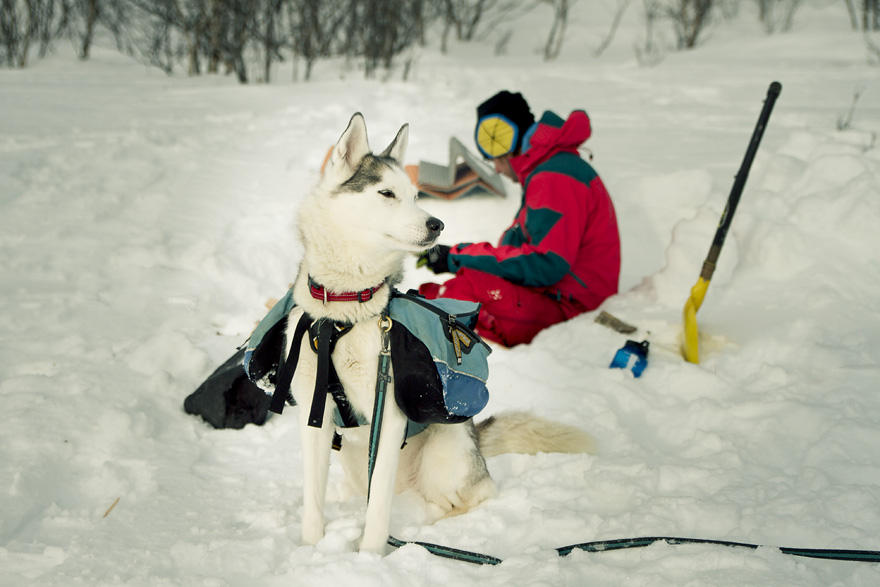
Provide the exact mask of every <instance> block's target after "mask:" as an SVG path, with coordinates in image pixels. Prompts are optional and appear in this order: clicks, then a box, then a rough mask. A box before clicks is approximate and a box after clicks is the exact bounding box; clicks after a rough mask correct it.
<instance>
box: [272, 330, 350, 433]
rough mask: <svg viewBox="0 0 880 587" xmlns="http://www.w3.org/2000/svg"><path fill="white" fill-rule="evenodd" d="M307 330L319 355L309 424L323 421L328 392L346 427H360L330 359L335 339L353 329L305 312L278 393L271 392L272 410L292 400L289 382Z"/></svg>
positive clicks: (292, 344)
mask: <svg viewBox="0 0 880 587" xmlns="http://www.w3.org/2000/svg"><path fill="white" fill-rule="evenodd" d="M306 331H308V332H309V337H310V339H311V341H312V342H311V345H310V346H311V348H312V350H313V351H315V352H316V353H317V355H318V372H317V375H316V377H315V391H314V394H313V395H312V407H311V411H310V412H309V426H313V427H315V428H320V427H321V424H322V423H323V421H324V406H325V404H326V401H325V398H326V394H328V393H329V394H330V395H331V396H332V397H333V401H334V402H335V403H336V407H337V409H338V410H339V415H340V417H341V419H342V426H343V427H344V428H353V427H356V426H359V423H358V419H357V417H356V416H355V414H354V410H353V409H352V407H351V404H350V403H349V401H348V398H347V397H346V396H345V390H344V389H343V387H342V383H341V382H340V380H339V375H338V374H337V372H336V368H335V367H334V366H333V361H332V359H331V355H332V354H333V350H334V349H335V348H336V342H337V341H338V340H339V338H340V337H342V336H343V335H344V334H346V333H348V332H349V331H351V325H350V324H345V323H342V322H334V321H332V320H327V319H324V318H321V319H319V320H315V321H313V320H312V318H311V316H309V315H308V314H305V313H303V315H302V316H301V317H300V319H299V322H297V324H296V329H295V330H294V332H293V339H292V340H291V346H290V352H289V353H288V355H287V360H286V361H282V366H281V368H280V372H279V374H278V380H277V382H276V385H275V393H274V394H273V395H272V401H271V403H270V404H269V409H270V410H272V411H273V412H275V413H276V414H280V413H281V411H282V410H283V409H284V403H285V401H290V399H291V396H290V385H291V383H292V381H293V374H294V372H295V371H296V366H297V363H298V362H299V352H300V349H301V348H302V339H303V336H305V333H306Z"/></svg>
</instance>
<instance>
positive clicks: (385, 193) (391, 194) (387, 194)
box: [379, 190, 394, 198]
mask: <svg viewBox="0 0 880 587" xmlns="http://www.w3.org/2000/svg"><path fill="white" fill-rule="evenodd" d="M379 193H380V194H382V195H383V196H385V197H386V198H393V197H394V192H392V191H391V190H379Z"/></svg>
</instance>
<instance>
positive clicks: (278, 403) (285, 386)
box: [269, 313, 309, 414]
mask: <svg viewBox="0 0 880 587" xmlns="http://www.w3.org/2000/svg"><path fill="white" fill-rule="evenodd" d="M308 329H309V317H308V316H307V315H306V314H305V313H304V314H303V315H302V317H300V319H299V322H297V323H296V330H294V331H293V341H292V342H291V343H290V353H288V355H287V360H286V361H284V362H283V365H282V366H281V372H280V373H279V374H278V381H276V382H275V393H274V394H273V395H272V401H271V402H270V403H269V409H270V410H271V411H273V412H275V413H276V414H280V413H281V412H282V410H284V402H285V401H287V398H288V397H289V396H290V383H291V381H293V372H294V371H295V370H296V364H297V363H298V362H299V349H300V348H301V347H302V338H303V336H304V335H305V333H306V330H308Z"/></svg>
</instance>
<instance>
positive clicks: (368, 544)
mask: <svg viewBox="0 0 880 587" xmlns="http://www.w3.org/2000/svg"><path fill="white" fill-rule="evenodd" d="M358 550H359V551H360V552H369V553H372V554H378V555H379V556H385V555H386V554H387V552H388V536H384V537H381V538H376V537H372V538H371V537H367V536H364V539H363V540H361V546H360V548H359V549H358Z"/></svg>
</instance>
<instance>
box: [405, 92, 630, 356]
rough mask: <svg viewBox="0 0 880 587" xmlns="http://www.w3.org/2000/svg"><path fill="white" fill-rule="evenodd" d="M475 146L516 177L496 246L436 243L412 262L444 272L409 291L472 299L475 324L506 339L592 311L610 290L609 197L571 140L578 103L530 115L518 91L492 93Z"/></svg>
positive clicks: (616, 240) (615, 252)
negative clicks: (508, 218) (477, 308)
mask: <svg viewBox="0 0 880 587" xmlns="http://www.w3.org/2000/svg"><path fill="white" fill-rule="evenodd" d="M477 119H478V120H477V129H476V141H477V147H478V148H479V150H480V151H481V153H482V154H483V155H484V156H485V157H487V158H489V159H491V160H492V161H493V163H494V165H495V170H496V171H498V172H499V173H501V174H504V175H506V176H507V177H510V178H511V179H513V180H514V181H517V182H518V183H520V184H521V185H522V187H523V193H522V205H521V207H520V209H519V211H518V212H517V214H516V217H515V218H514V220H513V224H512V225H511V226H510V228H508V229H507V230H506V231H505V232H504V234H503V235H502V236H501V239H500V240H499V242H498V244H497V245H492V244H490V243H486V242H483V243H460V244H457V245H455V246H452V247H448V246H444V245H440V246H439V247H437V248H436V249H435V250H433V251H431V252H430V254H429V253H424V254H423V255H422V256H421V258H420V260H419V264H420V265H423V266H427V267H428V268H429V269H431V270H432V271H434V272H435V273H445V272H452V273H455V277H453V278H451V279H449V280H448V281H446V282H445V283H443V284H442V285H441V284H436V283H426V284H423V285H422V286H421V287H420V288H419V292H420V293H421V294H422V295H424V296H426V297H428V298H436V297H447V298H456V299H462V300H470V301H474V302H479V303H481V304H482V310H481V312H480V317H479V322H478V323H477V331H478V332H479V334H480V335H481V336H483V337H484V338H486V339H489V340H493V341H496V342H499V343H501V344H503V345H506V346H515V345H517V344H523V343H528V342H530V341H531V340H532V339H533V338H534V337H535V335H537V334H538V332H540V331H541V330H543V329H544V328H547V327H548V326H551V325H553V324H557V323H559V322H562V321H564V320H568V319H569V318H572V317H574V316H577V315H578V314H581V313H583V312H588V311H590V310H594V309H596V308H597V307H598V306H599V305H600V304H601V303H602V302H603V301H604V300H605V299H606V298H608V297H609V296H611V295H614V294H615V293H617V288H618V280H619V276H620V236H619V233H618V229H617V217H616V215H615V212H614V205H613V203H612V202H611V197H610V196H609V195H608V191H607V190H606V189H605V185H604V184H603V183H602V180H601V179H600V178H599V176H598V174H597V173H596V171H595V170H594V169H593V167H592V166H591V165H590V164H589V163H587V162H586V161H584V160H583V159H581V158H580V156H579V155H578V147H579V146H580V145H582V144H583V143H584V142H585V141H586V140H587V139H588V138H589V137H590V119H589V117H588V116H587V113H586V112H584V111H583V110H575V111H573V112H572V113H571V114H570V115H569V116H568V118H567V119H566V120H563V119H562V118H560V117H559V116H558V115H556V114H554V113H553V112H550V111H547V112H545V113H544V114H543V116H542V117H541V119H540V120H539V121H538V122H534V116H533V115H532V113H531V110H530V109H529V106H528V103H527V102H526V101H525V99H524V98H523V97H522V95H521V94H519V93H516V94H513V93H510V92H507V91H502V92H499V93H498V94H496V95H495V96H493V97H492V98H490V99H489V100H487V101H486V102H484V103H483V104H481V105H480V106H479V107H478V108H477Z"/></svg>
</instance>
